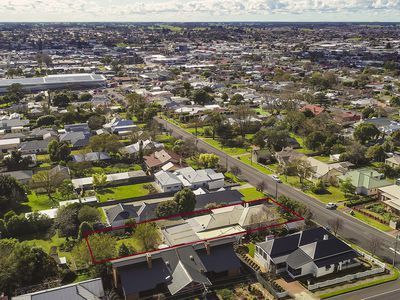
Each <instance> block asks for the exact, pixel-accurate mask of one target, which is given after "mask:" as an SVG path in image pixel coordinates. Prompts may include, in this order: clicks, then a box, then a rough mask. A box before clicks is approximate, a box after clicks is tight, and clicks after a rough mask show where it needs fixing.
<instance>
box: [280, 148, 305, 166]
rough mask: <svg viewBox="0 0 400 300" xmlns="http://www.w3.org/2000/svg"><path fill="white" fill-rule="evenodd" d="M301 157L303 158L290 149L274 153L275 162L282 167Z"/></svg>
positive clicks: (300, 154) (302, 155)
mask: <svg viewBox="0 0 400 300" xmlns="http://www.w3.org/2000/svg"><path fill="white" fill-rule="evenodd" d="M302 157H305V155H304V154H302V153H299V152H297V151H295V150H294V149H293V148H292V147H286V148H283V149H282V150H281V151H279V152H276V153H275V158H276V160H277V161H278V163H279V164H280V165H282V166H285V165H287V164H289V163H291V162H292V161H294V160H295V159H298V158H302Z"/></svg>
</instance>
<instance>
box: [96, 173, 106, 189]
mask: <svg viewBox="0 0 400 300" xmlns="http://www.w3.org/2000/svg"><path fill="white" fill-rule="evenodd" d="M106 183H107V175H106V174H105V173H94V174H93V187H94V189H95V190H96V189H98V188H101V187H103V186H104V185H105V184H106Z"/></svg>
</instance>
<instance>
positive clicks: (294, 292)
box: [276, 278, 319, 300]
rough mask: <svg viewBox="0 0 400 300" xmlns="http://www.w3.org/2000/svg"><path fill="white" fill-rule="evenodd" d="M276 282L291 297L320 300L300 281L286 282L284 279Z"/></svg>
mask: <svg viewBox="0 0 400 300" xmlns="http://www.w3.org/2000/svg"><path fill="white" fill-rule="evenodd" d="M276 282H277V283H278V284H279V285H280V286H281V287H283V288H284V289H285V290H286V291H287V292H288V293H289V295H290V296H291V297H293V298H294V299H299V300H314V299H319V298H318V297H315V296H314V295H313V294H311V293H310V292H309V291H308V290H307V289H306V288H305V287H304V286H302V285H301V284H300V283H299V282H298V281H296V280H295V281H290V282H289V281H286V280H285V279H284V278H280V279H278V280H276Z"/></svg>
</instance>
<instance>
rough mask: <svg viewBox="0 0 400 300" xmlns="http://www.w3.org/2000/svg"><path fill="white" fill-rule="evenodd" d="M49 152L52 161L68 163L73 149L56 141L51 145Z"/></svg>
mask: <svg viewBox="0 0 400 300" xmlns="http://www.w3.org/2000/svg"><path fill="white" fill-rule="evenodd" d="M48 152H49V156H50V160H51V161H54V162H59V161H68V160H69V158H70V155H71V148H70V147H69V146H68V144H67V143H65V142H58V141H55V140H54V141H51V142H50V143H49V145H48Z"/></svg>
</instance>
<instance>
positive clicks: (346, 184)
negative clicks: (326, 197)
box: [340, 177, 356, 198]
mask: <svg viewBox="0 0 400 300" xmlns="http://www.w3.org/2000/svg"><path fill="white" fill-rule="evenodd" d="M340 190H341V191H342V192H343V193H344V197H345V198H347V197H349V196H350V195H353V194H354V193H355V192H356V187H355V186H354V185H353V183H352V181H351V178H350V177H349V178H346V179H345V180H343V181H342V182H341V184H340Z"/></svg>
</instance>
